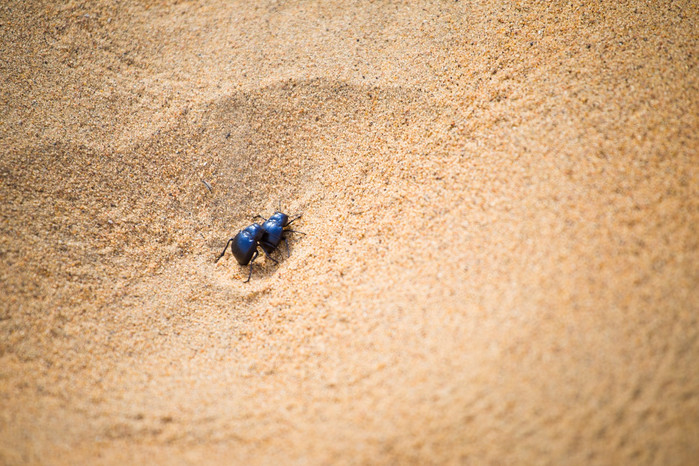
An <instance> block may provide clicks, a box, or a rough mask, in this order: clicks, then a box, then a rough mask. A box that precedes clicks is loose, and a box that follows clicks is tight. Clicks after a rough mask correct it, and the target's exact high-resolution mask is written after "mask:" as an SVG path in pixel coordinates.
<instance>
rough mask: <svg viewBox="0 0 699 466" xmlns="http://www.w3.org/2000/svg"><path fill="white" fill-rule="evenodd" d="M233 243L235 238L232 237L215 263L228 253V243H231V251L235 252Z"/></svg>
mask: <svg viewBox="0 0 699 466" xmlns="http://www.w3.org/2000/svg"><path fill="white" fill-rule="evenodd" d="M231 243H233V238H231V239H229V240H228V242H227V243H226V246H225V247H224V248H223V252H222V253H221V255H220V256H218V257H217V258H216V260H215V261H214V264H215V263H216V262H218V260H219V259H220V258H222V257H223V255H224V254H225V253H226V249H228V245H229V244H230V245H231V252H233V249H232V248H233V245H232V244H231Z"/></svg>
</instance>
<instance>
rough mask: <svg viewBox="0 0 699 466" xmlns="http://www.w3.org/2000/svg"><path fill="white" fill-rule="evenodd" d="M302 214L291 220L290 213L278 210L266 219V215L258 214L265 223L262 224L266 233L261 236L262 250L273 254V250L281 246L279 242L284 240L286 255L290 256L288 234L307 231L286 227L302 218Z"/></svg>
mask: <svg viewBox="0 0 699 466" xmlns="http://www.w3.org/2000/svg"><path fill="white" fill-rule="evenodd" d="M301 215H302V214H298V215H297V216H295V217H294V218H292V219H291V220H289V216H288V215H286V214H285V213H282V212H279V211H276V212H275V213H274V214H273V215H272V216H271V217H269V218H268V219H265V218H264V217H262V216H260V215H257V216H256V217H259V218H261V219H262V220H264V223H263V224H262V230H263V231H264V234H263V235H262V238H260V240H259V243H260V247H262V250H263V251H264V252H265V253H266V254H268V255H269V254H272V252H273V251H274V250H275V249H277V247H278V246H279V243H280V242H281V241H282V240H284V244H285V245H286V255H287V256H290V253H289V242H288V241H287V240H286V234H287V233H301V234H302V235H305V233H303V232H301V231H295V230H289V229H285V228H287V227H288V226H289V225H291V223H292V222H294V221H296V220H298V219H300V218H301Z"/></svg>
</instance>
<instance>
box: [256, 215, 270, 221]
mask: <svg viewBox="0 0 699 466" xmlns="http://www.w3.org/2000/svg"><path fill="white" fill-rule="evenodd" d="M256 218H261V219H262V221H263V222H266V221H267V219H266V218H264V217H263V216H262V215H255V216H254V217H253V219H256Z"/></svg>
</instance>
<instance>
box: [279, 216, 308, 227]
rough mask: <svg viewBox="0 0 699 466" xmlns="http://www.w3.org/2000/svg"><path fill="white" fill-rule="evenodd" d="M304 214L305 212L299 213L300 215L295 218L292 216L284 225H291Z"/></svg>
mask: <svg viewBox="0 0 699 466" xmlns="http://www.w3.org/2000/svg"><path fill="white" fill-rule="evenodd" d="M302 215H303V214H298V215H296V216H295V217H294V218H292V219H291V220H289V221H287V222H286V225H284V226H287V225H291V222H293V221H296V220H298V219H300V218H301V216H302Z"/></svg>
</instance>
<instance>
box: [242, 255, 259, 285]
mask: <svg viewBox="0 0 699 466" xmlns="http://www.w3.org/2000/svg"><path fill="white" fill-rule="evenodd" d="M259 254H260V253H259V252H257V249H255V254H253V255H252V259H250V272H249V273H248V279H247V280H245V281H244V282H243V283H247V282H249V281H250V277H252V263H253V262H255V259H257V256H258V255H259Z"/></svg>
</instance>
